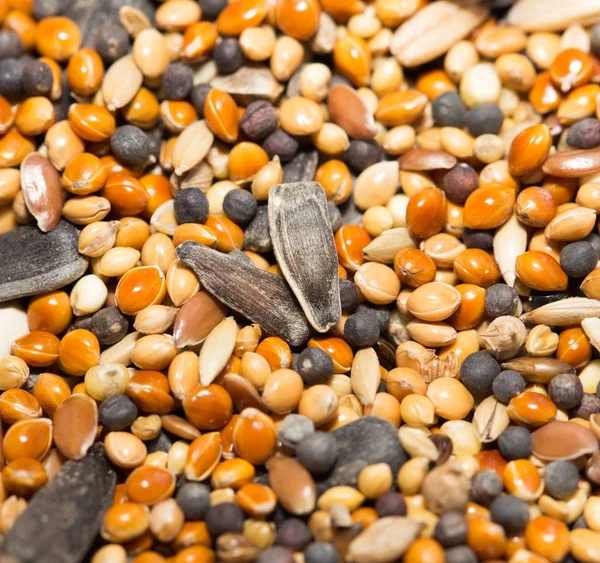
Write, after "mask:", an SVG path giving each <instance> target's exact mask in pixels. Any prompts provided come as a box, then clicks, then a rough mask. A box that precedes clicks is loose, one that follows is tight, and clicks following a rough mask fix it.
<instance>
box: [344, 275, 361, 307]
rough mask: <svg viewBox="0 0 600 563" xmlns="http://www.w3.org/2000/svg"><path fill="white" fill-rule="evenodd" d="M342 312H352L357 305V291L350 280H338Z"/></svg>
mask: <svg viewBox="0 0 600 563" xmlns="http://www.w3.org/2000/svg"><path fill="white" fill-rule="evenodd" d="M340 299H341V301H342V311H354V309H356V305H357V303H358V289H356V286H355V285H354V284H353V283H352V282H351V281H350V280H344V279H342V280H340Z"/></svg>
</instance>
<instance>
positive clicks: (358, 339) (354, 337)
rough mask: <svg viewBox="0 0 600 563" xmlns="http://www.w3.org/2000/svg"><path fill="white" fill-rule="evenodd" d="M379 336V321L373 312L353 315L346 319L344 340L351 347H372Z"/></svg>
mask: <svg viewBox="0 0 600 563" xmlns="http://www.w3.org/2000/svg"><path fill="white" fill-rule="evenodd" d="M380 335H381V329H380V327H379V319H378V317H377V315H376V314H375V313H373V312H370V311H363V312H361V313H354V314H352V315H350V316H349V317H348V319H346V324H345V325H344V338H345V339H346V340H347V341H348V344H350V345H351V346H356V347H358V348H362V347H364V346H373V344H375V342H377V340H378V339H379V336H380Z"/></svg>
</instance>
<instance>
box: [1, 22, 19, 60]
mask: <svg viewBox="0 0 600 563" xmlns="http://www.w3.org/2000/svg"><path fill="white" fill-rule="evenodd" d="M22 52H23V42H22V41H21V38H20V37H19V36H18V35H17V34H16V33H15V32H14V31H9V30H7V29H4V30H2V31H0V59H8V58H14V57H18V56H19V55H20V54H21V53H22Z"/></svg>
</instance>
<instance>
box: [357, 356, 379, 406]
mask: <svg viewBox="0 0 600 563" xmlns="http://www.w3.org/2000/svg"><path fill="white" fill-rule="evenodd" d="M380 380H381V370H380V369H379V360H378V358H377V354H376V353H375V350H373V348H364V349H363V350H359V351H358V352H356V354H355V355H354V360H353V361H352V370H351V372H350V383H351V384H352V391H353V392H354V394H355V395H356V396H357V397H358V400H359V401H360V402H361V403H362V404H363V405H364V406H367V405H370V404H372V403H373V401H374V400H375V395H377V389H378V388H379V381H380Z"/></svg>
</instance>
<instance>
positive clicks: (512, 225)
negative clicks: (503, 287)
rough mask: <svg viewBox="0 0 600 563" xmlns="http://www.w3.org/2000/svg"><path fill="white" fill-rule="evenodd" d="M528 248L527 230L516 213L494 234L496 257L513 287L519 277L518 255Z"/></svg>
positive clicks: (505, 277) (501, 270)
mask: <svg viewBox="0 0 600 563" xmlns="http://www.w3.org/2000/svg"><path fill="white" fill-rule="evenodd" d="M526 250H527V230H526V229H525V226H524V225H523V223H521V222H520V221H519V220H518V219H517V215H516V213H513V214H512V216H511V217H510V219H509V220H508V221H506V223H504V225H502V226H501V227H500V228H499V229H498V230H497V231H496V234H495V235H494V258H495V259H496V263H497V264H498V268H500V273H501V274H502V277H503V278H504V281H505V282H506V283H507V284H508V285H510V286H511V287H512V286H514V285H515V281H516V279H517V257H518V256H520V255H521V254H523V253H524V252H525V251H526Z"/></svg>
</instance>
